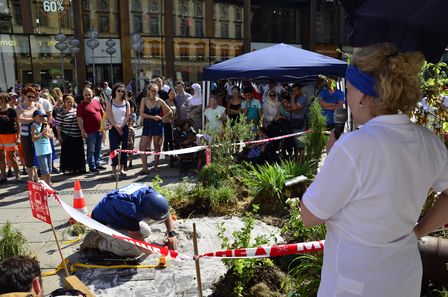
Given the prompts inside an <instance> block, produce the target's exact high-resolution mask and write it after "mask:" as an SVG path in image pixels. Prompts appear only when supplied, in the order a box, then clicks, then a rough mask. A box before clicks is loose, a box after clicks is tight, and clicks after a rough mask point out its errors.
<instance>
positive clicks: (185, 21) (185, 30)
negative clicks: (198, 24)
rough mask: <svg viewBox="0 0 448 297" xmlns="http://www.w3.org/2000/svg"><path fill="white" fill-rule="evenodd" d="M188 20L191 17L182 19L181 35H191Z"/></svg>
mask: <svg viewBox="0 0 448 297" xmlns="http://www.w3.org/2000/svg"><path fill="white" fill-rule="evenodd" d="M188 20H189V19H181V20H180V35H181V36H184V37H187V36H189V34H188V33H189V32H188V31H189V30H188Z"/></svg>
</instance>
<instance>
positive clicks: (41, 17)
mask: <svg viewBox="0 0 448 297" xmlns="http://www.w3.org/2000/svg"><path fill="white" fill-rule="evenodd" d="M343 16H344V12H343V10H342V8H341V7H340V6H339V5H337V4H336V3H335V1H332V0H308V1H306V0H278V1H267V0H234V1H213V0H50V1H45V0H0V62H1V68H0V87H2V88H3V89H5V88H7V87H10V86H14V84H15V83H16V81H20V82H23V83H28V82H41V83H42V84H43V85H50V86H51V85H61V84H62V81H66V82H76V81H78V82H83V81H84V80H87V79H88V80H91V81H94V82H95V83H99V82H102V81H104V80H107V81H111V80H113V81H124V82H127V81H129V80H130V79H137V81H139V82H140V83H142V84H143V80H144V79H148V78H149V79H150V78H153V77H155V76H160V75H164V76H166V77H169V78H172V79H173V80H177V79H183V80H185V81H200V80H201V79H202V69H203V68H204V67H206V66H207V65H210V64H214V63H217V62H220V61H223V60H226V59H229V58H232V57H235V56H237V55H240V54H242V53H245V52H249V51H251V50H256V49H259V48H262V47H266V46H270V45H272V44H275V43H279V42H284V43H288V44H293V45H296V46H299V47H303V48H306V49H311V50H315V51H318V52H321V53H323V54H327V55H330V56H333V57H339V54H338V53H337V52H336V49H337V48H340V47H341V46H343V45H344V44H343V42H344V40H343V34H342V33H343ZM91 30H95V31H96V32H97V35H96V36H95V35H91V34H90V33H89V31H91ZM58 33H62V34H64V35H65V40H63V43H64V44H65V45H64V46H63V47H62V48H61V47H59V48H58V46H57V44H58V40H56V39H57V37H56V36H57V34H58ZM134 33H138V34H139V35H140V36H141V40H142V41H141V45H142V47H141V51H139V52H136V51H134V47H133V41H135V40H133V37H132V34H134ZM92 37H93V38H92ZM73 40H75V41H73ZM76 40H78V42H77V41H76ZM110 40H112V41H114V45H113V46H112V47H113V48H114V53H112V54H110V51H108V48H110V47H111V46H110V44H111V43H110ZM91 46H95V47H94V48H92V47H91ZM61 50H63V51H62V53H61Z"/></svg>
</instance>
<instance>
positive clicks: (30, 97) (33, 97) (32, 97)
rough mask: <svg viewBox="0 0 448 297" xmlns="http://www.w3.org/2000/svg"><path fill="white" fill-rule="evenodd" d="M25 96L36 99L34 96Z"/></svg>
mask: <svg viewBox="0 0 448 297" xmlns="http://www.w3.org/2000/svg"><path fill="white" fill-rule="evenodd" d="M26 97H27V98H29V99H36V96H28V95H27V96H26Z"/></svg>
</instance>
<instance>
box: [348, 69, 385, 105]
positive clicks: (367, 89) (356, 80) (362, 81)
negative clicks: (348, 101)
mask: <svg viewBox="0 0 448 297" xmlns="http://www.w3.org/2000/svg"><path fill="white" fill-rule="evenodd" d="M345 78H346V79H347V80H348V81H349V82H350V83H351V84H352V85H353V86H354V87H355V88H357V89H358V90H360V91H361V92H363V93H364V94H366V95H368V96H372V97H378V93H377V92H376V89H375V78H374V77H373V75H370V74H367V73H365V72H362V71H361V70H359V69H358V68H357V67H356V66H355V65H352V64H350V65H348V67H347V71H346V73H345Z"/></svg>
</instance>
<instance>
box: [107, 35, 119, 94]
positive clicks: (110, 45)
mask: <svg viewBox="0 0 448 297" xmlns="http://www.w3.org/2000/svg"><path fill="white" fill-rule="evenodd" d="M115 44H116V42H115V40H113V39H109V40H108V41H106V45H107V48H106V53H108V54H109V55H110V83H111V85H113V84H114V69H113V66H112V55H113V54H115V53H116V52H117V50H116V49H115V48H114V47H115Z"/></svg>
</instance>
